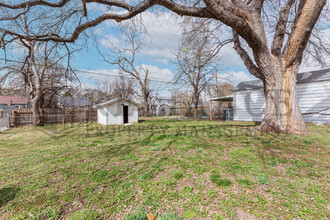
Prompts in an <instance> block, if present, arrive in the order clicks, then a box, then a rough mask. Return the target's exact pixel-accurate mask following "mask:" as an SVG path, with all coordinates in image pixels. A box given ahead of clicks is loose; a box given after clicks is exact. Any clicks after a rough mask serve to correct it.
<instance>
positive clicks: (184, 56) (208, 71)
mask: <svg viewBox="0 0 330 220" xmlns="http://www.w3.org/2000/svg"><path fill="white" fill-rule="evenodd" d="M218 28H219V27H215V28H214V27H212V22H211V20H194V19H192V18H190V19H186V21H184V22H183V24H182V29H183V30H182V37H181V39H180V43H179V46H178V52H177V53H176V63H177V65H178V67H179V68H178V74H177V75H176V78H177V80H180V81H182V82H184V83H187V84H188V85H189V86H190V87H191V89H192V92H193V99H192V102H193V105H194V110H195V111H194V116H195V118H197V112H198V104H199V102H200V95H201V93H202V92H203V91H204V90H205V89H206V87H207V86H209V85H210V84H211V81H214V72H216V69H217V65H218V64H217V62H218V59H219V58H218V57H217V55H218V53H219V51H220V49H221V48H222V47H223V46H224V45H225V44H226V43H229V42H231V40H226V41H221V40H220V39H219V38H218V37H217V36H216V35H215V33H216V29H218Z"/></svg>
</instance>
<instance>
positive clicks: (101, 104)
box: [95, 98, 139, 108]
mask: <svg viewBox="0 0 330 220" xmlns="http://www.w3.org/2000/svg"><path fill="white" fill-rule="evenodd" d="M121 100H125V101H128V102H130V103H132V104H134V105H139V104H138V103H136V102H134V101H132V100H130V99H127V98H115V99H111V100H109V101H106V102H103V103H100V104H97V105H95V107H96V108H101V107H104V106H107V105H111V104H113V103H116V102H119V101H121Z"/></svg>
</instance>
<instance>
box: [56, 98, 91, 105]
mask: <svg viewBox="0 0 330 220" xmlns="http://www.w3.org/2000/svg"><path fill="white" fill-rule="evenodd" d="M60 104H61V105H64V106H66V107H73V106H77V107H84V106H89V105H90V101H89V98H86V97H61V98H60Z"/></svg>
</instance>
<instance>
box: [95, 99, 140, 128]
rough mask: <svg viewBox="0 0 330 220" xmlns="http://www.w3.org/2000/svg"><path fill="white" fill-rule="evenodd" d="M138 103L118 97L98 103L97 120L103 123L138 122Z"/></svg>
mask: <svg viewBox="0 0 330 220" xmlns="http://www.w3.org/2000/svg"><path fill="white" fill-rule="evenodd" d="M138 106H139V105H138V104H137V103H136V102H134V101H132V100H129V99H126V98H116V99H112V100H110V101H107V102H104V103H101V104H98V105H96V106H95V107H96V108H97V121H98V123H99V124H103V125H113V124H119V125H120V124H127V123H135V122H138Z"/></svg>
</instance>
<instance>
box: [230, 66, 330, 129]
mask: <svg viewBox="0 0 330 220" xmlns="http://www.w3.org/2000/svg"><path fill="white" fill-rule="evenodd" d="M297 98H298V103H299V106H300V109H301V112H302V114H303V117H304V119H305V122H321V123H330V69H326V70H320V71H312V72H306V73H300V74H298V76H297ZM265 107H266V103H265V96H264V92H263V83H262V82H261V81H260V80H254V81H248V82H241V83H239V84H238V85H237V87H236V88H235V90H234V120H237V121H262V119H263V117H264V112H265Z"/></svg>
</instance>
